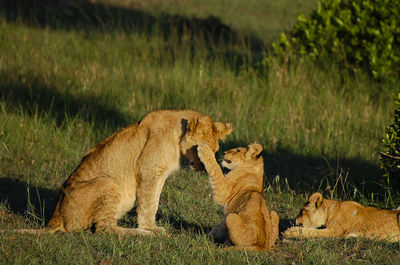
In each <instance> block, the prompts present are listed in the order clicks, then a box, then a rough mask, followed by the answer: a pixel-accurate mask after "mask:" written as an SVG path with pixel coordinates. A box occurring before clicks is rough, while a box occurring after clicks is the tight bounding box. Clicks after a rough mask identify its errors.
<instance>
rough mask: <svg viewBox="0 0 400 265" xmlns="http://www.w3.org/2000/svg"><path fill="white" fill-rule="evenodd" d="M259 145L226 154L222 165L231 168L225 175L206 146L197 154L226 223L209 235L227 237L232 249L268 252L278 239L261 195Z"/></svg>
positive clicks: (276, 222)
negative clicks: (221, 208) (222, 210)
mask: <svg viewBox="0 0 400 265" xmlns="http://www.w3.org/2000/svg"><path fill="white" fill-rule="evenodd" d="M261 152H262V146H261V145H260V144H251V145H249V146H248V147H247V148H246V147H239V148H234V149H232V150H229V151H226V152H225V155H224V161H223V162H222V165H223V166H225V167H227V168H228V169H230V172H229V173H228V174H227V175H226V176H224V174H223V173H222V170H221V168H220V166H219V165H218V163H217V161H216V160H215V157H214V153H213V152H212V151H211V150H210V148H209V147H208V146H207V145H204V144H201V145H199V146H198V154H199V157H200V159H201V161H202V162H203V164H204V166H205V168H206V170H207V173H208V175H209V179H210V184H211V188H212V192H213V198H214V201H215V202H216V203H218V204H221V205H223V206H224V213H225V221H224V222H222V223H221V224H220V225H218V226H216V227H214V228H213V229H212V231H211V236H213V237H214V238H216V239H217V240H224V241H225V236H226V230H227V234H228V236H229V242H232V243H233V244H234V247H235V249H246V250H268V249H271V248H272V247H273V246H274V244H275V241H276V239H277V237H278V232H279V217H278V214H277V213H276V212H275V211H269V210H268V207H267V204H266V202H265V199H264V196H263V194H262V190H263V174H264V161H263V158H262V156H261Z"/></svg>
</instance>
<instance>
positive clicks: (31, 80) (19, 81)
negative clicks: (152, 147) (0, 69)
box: [0, 73, 128, 130]
mask: <svg viewBox="0 0 400 265" xmlns="http://www.w3.org/2000/svg"><path fill="white" fill-rule="evenodd" d="M47 83H48V82H47ZM60 91H63V90H62V89H59V88H58V87H57V86H56V85H48V84H46V82H44V80H42V79H41V78H39V77H37V76H35V75H33V74H26V75H24V76H11V75H8V74H7V73H0V99H1V98H3V99H4V100H5V102H7V105H8V106H10V107H11V108H10V109H22V110H23V111H25V112H26V113H28V114H29V115H31V116H34V115H39V116H41V115H50V116H51V117H53V118H54V120H55V122H56V125H57V126H61V125H62V124H63V122H64V121H65V119H66V118H72V119H74V118H75V117H77V116H79V118H82V119H83V120H85V121H87V122H90V123H93V124H94V127H95V129H96V130H102V129H104V128H105V127H107V126H111V128H112V129H114V130H115V129H118V128H121V127H122V126H125V125H126V124H127V123H128V122H127V120H128V118H127V117H126V116H124V115H123V114H122V113H121V112H120V111H118V110H117V109H116V108H114V107H113V106H111V104H109V105H105V104H102V103H99V101H100V99H99V98H96V97H95V96H92V95H85V96H84V97H79V96H76V95H72V94H70V93H68V89H65V90H64V91H63V92H60Z"/></svg>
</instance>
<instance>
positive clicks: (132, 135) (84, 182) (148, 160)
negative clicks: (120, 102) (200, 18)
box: [20, 110, 232, 235]
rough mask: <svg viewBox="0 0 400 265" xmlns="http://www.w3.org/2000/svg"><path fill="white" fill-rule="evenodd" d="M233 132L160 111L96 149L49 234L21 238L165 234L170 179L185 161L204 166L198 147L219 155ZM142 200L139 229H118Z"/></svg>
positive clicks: (196, 116)
mask: <svg viewBox="0 0 400 265" xmlns="http://www.w3.org/2000/svg"><path fill="white" fill-rule="evenodd" d="M231 131H232V125H231V124H230V123H223V122H214V121H213V120H212V119H211V118H210V117H209V116H207V115H204V114H202V113H200V112H196V111H191V110H180V111H173V110H159V111H154V112H151V113H149V114H148V115H147V116H145V117H144V118H143V119H142V120H141V121H140V122H136V123H134V124H132V125H130V126H128V127H126V128H124V129H122V130H120V131H118V132H116V133H114V134H113V135H111V136H109V137H108V138H106V139H105V140H104V141H103V142H101V143H100V144H98V145H96V146H95V147H94V148H92V149H91V150H90V151H89V153H88V154H87V155H86V156H85V157H84V158H83V159H82V161H81V163H80V164H79V166H78V167H77V168H76V169H75V171H74V172H73V173H72V174H71V175H70V176H69V178H68V179H67V180H66V181H65V183H64V185H63V188H62V192H61V196H60V199H59V201H58V204H57V207H56V209H55V212H54V215H53V217H52V218H51V219H50V221H49V222H48V224H47V227H46V229H39V230H37V229H36V230H34V229H25V230H21V231H20V232H31V233H40V232H50V233H53V232H56V231H62V232H71V231H76V230H84V229H88V228H90V227H91V226H92V225H95V227H96V232H102V231H104V232H112V233H117V234H120V235H125V234H129V235H136V234H151V233H152V232H161V231H163V228H160V227H157V226H156V212H157V208H158V203H159V199H160V194H161V190H162V188H163V186H164V183H165V180H166V179H167V177H168V175H169V174H171V173H172V172H173V171H175V170H177V169H179V166H180V161H181V159H182V157H183V156H186V157H188V158H189V160H190V162H191V165H192V166H193V167H194V168H195V169H201V168H202V164H201V162H200V160H199V158H198V156H197V146H198V145H199V144H201V143H207V144H208V145H210V146H211V149H210V151H211V152H216V151H217V150H218V148H219V144H218V141H219V139H221V138H223V137H224V136H225V135H227V134H229V133H230V132H231ZM136 198H138V207H137V215H138V226H139V227H138V228H124V227H120V226H118V225H117V221H118V219H120V218H121V217H122V216H123V215H124V214H125V213H126V212H128V211H129V210H130V209H131V208H132V207H133V206H134V204H135V202H136Z"/></svg>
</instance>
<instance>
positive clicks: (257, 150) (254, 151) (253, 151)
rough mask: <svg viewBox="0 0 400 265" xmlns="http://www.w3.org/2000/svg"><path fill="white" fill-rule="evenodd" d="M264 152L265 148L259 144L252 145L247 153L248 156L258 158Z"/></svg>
mask: <svg viewBox="0 0 400 265" xmlns="http://www.w3.org/2000/svg"><path fill="white" fill-rule="evenodd" d="M262 150H263V147H262V145H261V144H257V143H254V144H250V145H249V150H248V151H247V153H246V156H249V157H256V156H258V155H259V154H261V152H262Z"/></svg>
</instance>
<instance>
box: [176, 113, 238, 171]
mask: <svg viewBox="0 0 400 265" xmlns="http://www.w3.org/2000/svg"><path fill="white" fill-rule="evenodd" d="M182 128H183V134H182V138H181V142H180V149H181V152H182V153H183V154H184V155H185V156H186V157H187V158H188V159H189V161H190V165H191V166H192V167H193V168H194V169H195V170H198V171H200V170H203V169H204V166H203V163H201V161H200V158H199V156H198V155H197V146H198V145H199V144H201V143H205V144H208V145H209V146H210V148H211V149H212V150H213V152H214V153H215V152H217V151H218V149H219V139H223V138H224V137H225V136H226V135H228V134H230V133H231V132H232V124H231V123H224V122H213V121H212V120H211V118H210V117H208V116H206V115H203V116H201V117H200V118H194V119H190V120H188V121H187V120H182Z"/></svg>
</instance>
